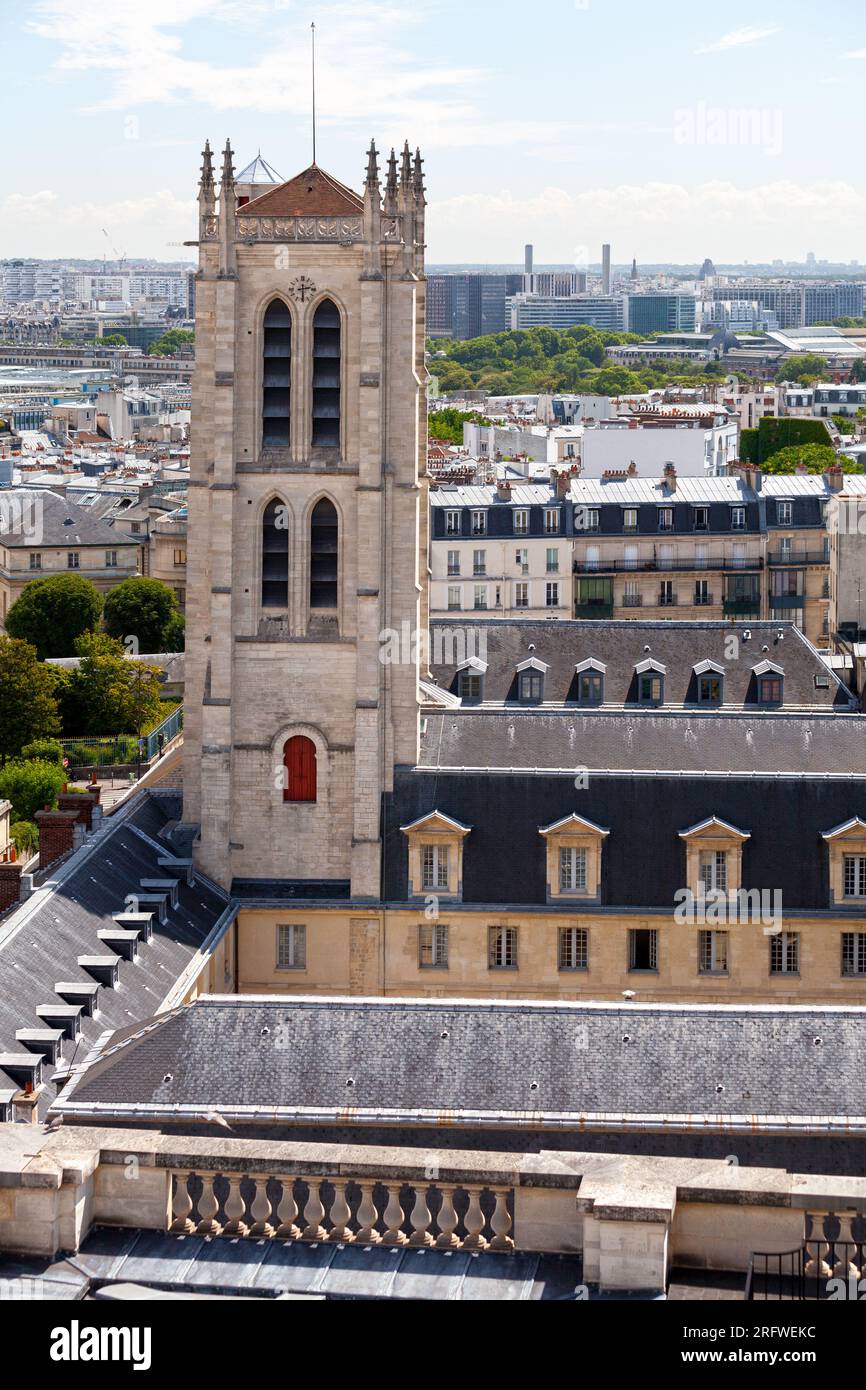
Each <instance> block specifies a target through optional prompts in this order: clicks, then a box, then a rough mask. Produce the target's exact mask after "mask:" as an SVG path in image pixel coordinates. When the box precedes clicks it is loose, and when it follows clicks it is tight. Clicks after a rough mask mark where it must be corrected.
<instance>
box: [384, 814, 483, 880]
mask: <svg viewBox="0 0 866 1390" xmlns="http://www.w3.org/2000/svg"><path fill="white" fill-rule="evenodd" d="M471 829H472V827H471V826H469V825H462V824H461V822H460V821H457V820H454V819H453V817H451V816H446V815H445V814H444V812H442V811H436V810H434V811H429V812H428V813H427V815H425V816H421V817H420V819H419V820H416V821H412V822H411V823H410V824H409V825H401V826H400V830H401V831H402V833H403V834H404V835H405V836H406V839H407V840H408V842H409V843H408V852H409V882H408V893H407V896H408V898H409V900H410V901H412V900H415V901H417V900H418V899H425V898H428V897H430V896H434V897H436V898H439V899H441V900H442V901H444V902H461V901H462V899H463V842H464V840H465V838H466V836H467V835H468V834H469V833H470V831H471ZM431 844H433V845H440V846H442V847H444V848H447V849H448V852H449V853H448V885H447V887H446V888H438V889H436V888H425V887H424V877H423V866H422V851H423V848H424V846H425V845H431Z"/></svg>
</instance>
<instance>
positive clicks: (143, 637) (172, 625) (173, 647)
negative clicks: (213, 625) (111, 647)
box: [103, 575, 183, 655]
mask: <svg viewBox="0 0 866 1390" xmlns="http://www.w3.org/2000/svg"><path fill="white" fill-rule="evenodd" d="M103 618H104V622H105V630H106V632H107V633H108V635H109V637H116V638H117V639H118V641H120V642H124V643H125V642H126V641H127V639H128V638H130V637H134V638H135V640H136V644H137V645H136V646H135V648H134V654H135V655H137V654H138V653H139V652H174V651H182V650H183V616H182V614H181V612H180V610H179V608H178V606H177V596H176V595H175V592H174V590H173V589H172V588H170V587H169V585H168V584H163V583H162V580H160V579H150V578H148V577H147V576H146V575H133V576H131V577H130V578H129V579H124V580H123V582H122V583H121V584H118V585H117V586H116V588H114V589H112V590H111V591H110V593H109V594H107V595H106V599H105V608H104V612H103ZM178 643H179V645H178Z"/></svg>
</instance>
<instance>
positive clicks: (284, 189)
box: [238, 164, 364, 217]
mask: <svg viewBox="0 0 866 1390" xmlns="http://www.w3.org/2000/svg"><path fill="white" fill-rule="evenodd" d="M363 210H364V200H363V199H362V198H361V197H360V196H359V195H358V194H357V193H355V192H353V190H352V189H351V188H347V187H346V185H345V184H344V183H340V182H339V180H338V179H335V178H332V177H331V175H330V174H326V173H325V171H324V169H320V168H319V167H318V165H317V164H312V165H311V166H310V168H309V169H305V170H304V172H303V173H302V174H298V175H297V176H296V177H295V178H293V179H289V181H288V183H281V184H280V186H279V188H272V189H270V191H269V192H267V193H263V194H262V195H261V197H259V198H253V199H252V201H251V202H249V203H245V204H244V206H243V207H242V208H238V217H344V216H346V215H348V214H351V215H353V216H357V214H358V213H359V212H363Z"/></svg>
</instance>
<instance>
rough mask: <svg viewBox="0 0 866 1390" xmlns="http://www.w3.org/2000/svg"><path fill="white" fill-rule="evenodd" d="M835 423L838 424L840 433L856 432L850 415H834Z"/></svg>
mask: <svg viewBox="0 0 866 1390" xmlns="http://www.w3.org/2000/svg"><path fill="white" fill-rule="evenodd" d="M833 424H834V425H835V426H836V428H837V430H838V431H839V433H840V434H853V433H854V421H853V419H852V418H851V417H850V416H848V415H834V416H833Z"/></svg>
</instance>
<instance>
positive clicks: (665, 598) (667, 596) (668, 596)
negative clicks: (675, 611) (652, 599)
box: [659, 579, 677, 608]
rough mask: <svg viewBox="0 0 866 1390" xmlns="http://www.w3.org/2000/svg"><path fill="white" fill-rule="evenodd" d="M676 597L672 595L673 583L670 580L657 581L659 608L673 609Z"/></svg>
mask: <svg viewBox="0 0 866 1390" xmlns="http://www.w3.org/2000/svg"><path fill="white" fill-rule="evenodd" d="M676 599H677V596H676V594H675V593H674V581H673V580H672V579H660V580H659V607H660V608H673V606H674V604H675V603H676Z"/></svg>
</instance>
